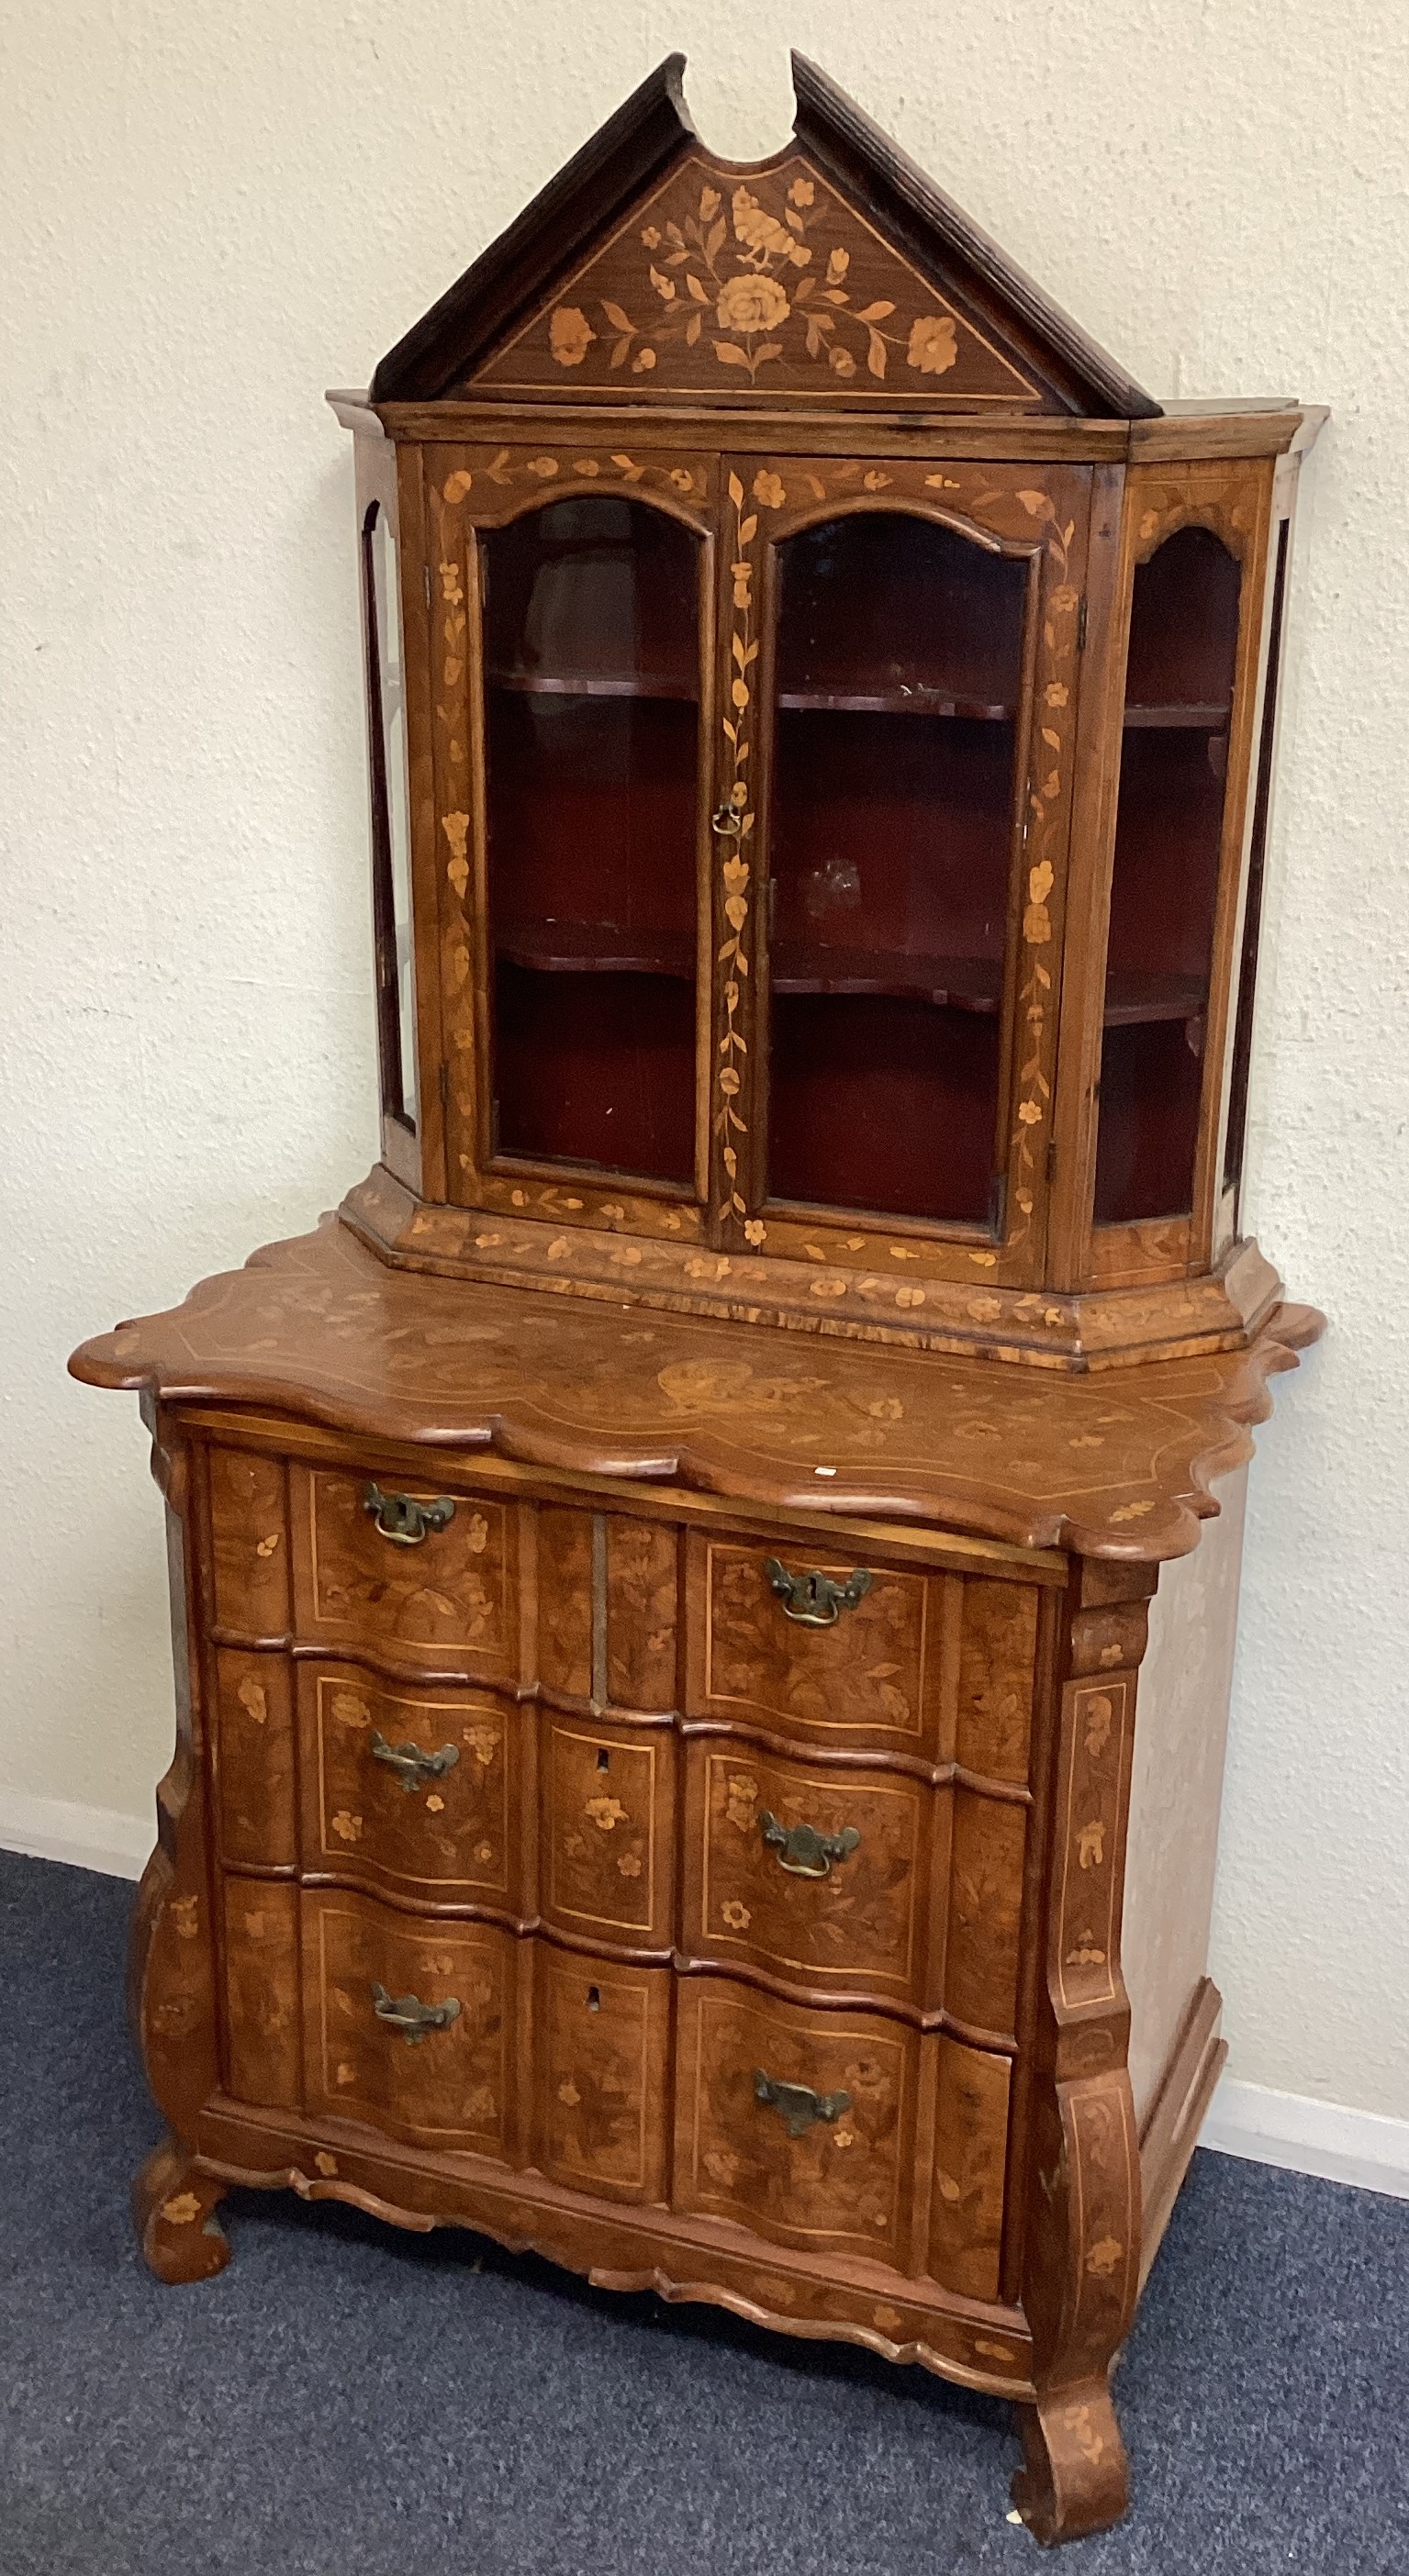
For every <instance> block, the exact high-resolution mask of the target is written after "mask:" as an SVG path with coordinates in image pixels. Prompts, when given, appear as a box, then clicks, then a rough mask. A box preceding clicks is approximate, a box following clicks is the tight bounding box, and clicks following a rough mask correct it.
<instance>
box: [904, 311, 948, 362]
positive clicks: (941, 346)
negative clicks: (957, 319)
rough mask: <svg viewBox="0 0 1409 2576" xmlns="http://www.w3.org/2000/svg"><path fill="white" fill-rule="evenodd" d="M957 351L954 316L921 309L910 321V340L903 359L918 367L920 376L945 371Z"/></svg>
mask: <svg viewBox="0 0 1409 2576" xmlns="http://www.w3.org/2000/svg"><path fill="white" fill-rule="evenodd" d="M958 354H959V349H958V343H957V340H956V338H955V333H954V322H953V317H952V316H951V315H950V314H948V313H922V314H921V316H920V318H919V320H918V322H912V323H911V325H910V344H909V347H908V348H907V349H906V352H905V363H906V365H907V366H910V367H918V368H919V371H920V373H921V375H922V376H942V375H945V374H947V373H948V370H949V369H950V368H951V367H952V366H953V364H954V361H955V359H956V358H957V356H958Z"/></svg>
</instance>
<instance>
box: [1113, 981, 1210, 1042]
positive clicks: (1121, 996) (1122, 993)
mask: <svg viewBox="0 0 1409 2576" xmlns="http://www.w3.org/2000/svg"><path fill="white" fill-rule="evenodd" d="M1207 1008H1208V996H1207V994H1206V992H1205V990H1204V987H1203V985H1202V984H1201V983H1200V981H1199V979H1198V977H1197V975H1145V974H1139V975H1136V974H1121V973H1114V974H1110V975H1108V976H1107V978H1106V1007H1105V1009H1104V1011H1103V1012H1102V1014H1101V1016H1102V1019H1103V1021H1104V1024H1105V1026H1106V1027H1107V1028H1108V1029H1120V1028H1129V1027H1131V1026H1132V1025H1133V1023H1134V1022H1135V1021H1137V1020H1197V1019H1199V1018H1201V1016H1202V1014H1203V1013H1204V1011H1205V1010H1206V1009H1207Z"/></svg>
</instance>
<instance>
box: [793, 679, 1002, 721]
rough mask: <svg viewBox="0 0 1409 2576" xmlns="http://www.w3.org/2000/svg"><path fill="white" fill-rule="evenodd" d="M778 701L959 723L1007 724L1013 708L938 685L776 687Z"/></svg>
mask: <svg viewBox="0 0 1409 2576" xmlns="http://www.w3.org/2000/svg"><path fill="white" fill-rule="evenodd" d="M778 705H779V707H780V708H781V709H783V710H784V711H785V712H786V713H787V714H789V715H795V714H804V715H860V716H947V717H949V718H950V719H951V720H954V719H957V720H958V721H959V722H960V723H962V724H1011V723H1012V721H1013V718H1014V716H1015V715H1016V714H1017V708H1016V707H1014V706H1008V705H1006V704H1003V703H996V702H994V701H992V700H990V699H986V698H965V697H960V696H957V695H956V694H954V693H953V692H952V691H950V690H947V689H942V688H933V689H931V688H927V687H924V686H918V687H915V688H906V687H904V686H903V685H898V684H896V683H891V684H890V685H889V686H887V687H885V688H874V689H864V688H851V689H780V690H779V692H778Z"/></svg>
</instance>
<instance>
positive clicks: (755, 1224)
mask: <svg viewBox="0 0 1409 2576" xmlns="http://www.w3.org/2000/svg"><path fill="white" fill-rule="evenodd" d="M767 1232H768V1228H767V1226H766V1225H765V1224H764V1223H763V1220H762V1218H761V1217H756V1216H751V1217H750V1218H749V1219H748V1222H747V1224H746V1225H745V1227H744V1241H745V1243H752V1244H760V1243H762V1242H763V1241H764V1239H765V1237H766V1235H767Z"/></svg>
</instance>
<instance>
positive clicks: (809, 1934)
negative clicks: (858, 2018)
mask: <svg viewBox="0 0 1409 2576" xmlns="http://www.w3.org/2000/svg"><path fill="white" fill-rule="evenodd" d="M686 1808H687V1815H688V1824H687V1829H686V1832H687V1849H688V1850H689V1851H690V1852H691V1853H692V1855H694V1858H695V1863H696V1866H695V1868H694V1869H692V1871H691V1873H690V1885H689V1887H688V1889H687V1892H686V1901H685V1941H686V1947H687V1948H688V1949H690V1950H692V1951H693V1952H694V1953H695V1954H696V1955H698V1956H701V1957H706V1958H718V1959H724V1960H727V1959H740V1960H743V1959H747V1960H749V1961H750V1962H752V1964H753V1965H754V1966H755V1967H758V1968H761V1969H764V1970H769V1971H771V1972H772V1973H773V1975H775V1976H777V1977H779V1978H781V1979H782V1980H783V1981H784V1983H787V1984H791V1985H794V1986H799V1987H802V1988H804V1989H814V1990H815V1989H819V1988H820V1989H823V1990H825V1989H828V1988H830V1989H832V1990H833V1991H835V1992H836V1993H837V1994H838V1995H844V1994H858V1993H865V1994H875V1995H877V1996H881V1997H885V1998H896V1997H899V1998H902V1999H904V2000H905V2001H907V2002H912V2003H915V2004H918V2005H921V2006H924V2005H926V2004H927V2003H930V2002H937V2001H938V2000H939V1998H938V1996H937V1995H935V1994H933V1993H932V1991H931V1989H932V1987H933V1985H934V1984H935V1983H936V1981H937V1976H938V1967H937V1966H936V1968H935V1969H934V1970H933V1971H932V1970H931V1966H930V1961H929V1947H928V1944H929V1927H930V1923H931V1920H932V1918H933V1916H934V1914H935V1912H936V1911H937V1910H938V1909H936V1908H935V1907H934V1906H933V1905H932V1902H931V1890H932V1886H933V1884H934V1881H935V1877H936V1872H937V1870H938V1871H939V1873H940V1876H941V1883H942V1870H943V1863H944V1859H945V1853H944V1851H943V1850H942V1849H940V1850H939V1851H938V1852H937V1851H936V1840H937V1839H938V1841H939V1842H940V1843H941V1844H942V1843H944V1842H946V1841H947V1822H948V1803H947V1801H946V1800H944V1799H942V1798H938V1797H936V1794H935V1792H934V1791H933V1790H932V1789H927V1788H925V1787H924V1786H923V1784H922V1783H921V1782H920V1781H918V1780H915V1779H912V1778H910V1777H908V1776H907V1775H906V1774H904V1773H902V1772H889V1773H879V1772H874V1771H861V1770H852V1769H850V1768H848V1769H846V1770H836V1769H834V1768H831V1767H827V1768H825V1769H824V1768H823V1767H822V1766H821V1765H820V1764H808V1763H803V1762H793V1761H790V1760H788V1759H786V1758H785V1757H782V1756H770V1755H767V1754H760V1753H758V1752H755V1750H754V1749H753V1747H752V1746H749V1745H745V1744H741V1743H735V1744H733V1745H730V1746H726V1747H724V1748H723V1749H721V1748H720V1747H719V1746H718V1745H713V1744H699V1743H696V1744H694V1745H692V1746H691V1748H690V1753H689V1757H688V1766H687V1788H686Z"/></svg>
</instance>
